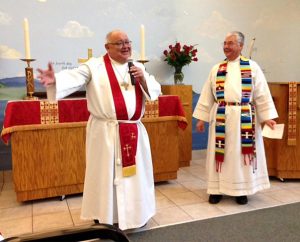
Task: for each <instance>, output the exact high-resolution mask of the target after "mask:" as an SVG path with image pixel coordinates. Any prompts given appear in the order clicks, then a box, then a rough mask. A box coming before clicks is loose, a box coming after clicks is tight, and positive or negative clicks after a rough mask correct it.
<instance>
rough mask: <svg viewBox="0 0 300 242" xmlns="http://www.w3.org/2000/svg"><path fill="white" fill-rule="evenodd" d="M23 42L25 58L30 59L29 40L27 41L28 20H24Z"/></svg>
mask: <svg viewBox="0 0 300 242" xmlns="http://www.w3.org/2000/svg"><path fill="white" fill-rule="evenodd" d="M24 42H25V58H26V59H31V56H30V39H29V25H28V19H27V18H24Z"/></svg>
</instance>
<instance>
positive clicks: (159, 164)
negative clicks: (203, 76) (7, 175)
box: [11, 118, 179, 201]
mask: <svg viewBox="0 0 300 242" xmlns="http://www.w3.org/2000/svg"><path fill="white" fill-rule="evenodd" d="M151 120H152V121H151V122H147V121H145V122H144V121H143V122H144V124H145V127H146V129H147V131H148V134H149V139H150V145H151V149H152V159H153V168H154V179H155V181H166V180H170V179H176V178H177V170H178V166H179V165H178V164H179V161H178V159H179V152H178V140H179V138H178V136H179V135H178V130H179V128H178V126H177V121H176V120H174V119H173V120H166V119H165V118H156V119H155V120H154V119H153V118H152V119H151ZM161 120H163V121H161ZM58 125H59V124H58ZM85 130H86V127H85V125H83V126H82V127H68V128H65V127H62V128H55V129H40V130H36V129H35V130H28V131H16V132H13V133H12V135H11V147H12V166H13V181H14V185H15V191H16V194H17V200H18V201H27V200H33V199H40V198H47V197H55V196H63V195H67V194H74V193H81V192H82V191H83V183H84V174H85Z"/></svg>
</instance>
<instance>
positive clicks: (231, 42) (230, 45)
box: [222, 41, 238, 47]
mask: <svg viewBox="0 0 300 242" xmlns="http://www.w3.org/2000/svg"><path fill="white" fill-rule="evenodd" d="M236 44H238V42H233V41H229V42H226V41H224V42H223V43H222V46H225V45H227V46H229V47H232V46H234V45H236Z"/></svg>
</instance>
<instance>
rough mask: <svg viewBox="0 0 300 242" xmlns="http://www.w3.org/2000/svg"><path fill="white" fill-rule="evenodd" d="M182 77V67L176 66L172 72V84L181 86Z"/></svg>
mask: <svg viewBox="0 0 300 242" xmlns="http://www.w3.org/2000/svg"><path fill="white" fill-rule="evenodd" d="M183 78H184V75H183V73H182V66H176V67H175V72H174V83H175V85H183Z"/></svg>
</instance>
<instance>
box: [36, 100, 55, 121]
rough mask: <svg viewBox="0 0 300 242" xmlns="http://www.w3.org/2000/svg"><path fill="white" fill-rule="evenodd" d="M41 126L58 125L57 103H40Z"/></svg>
mask: <svg viewBox="0 0 300 242" xmlns="http://www.w3.org/2000/svg"><path fill="white" fill-rule="evenodd" d="M40 112H41V124H57V123H59V116H58V112H59V111H58V103H57V102H48V101H40Z"/></svg>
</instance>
